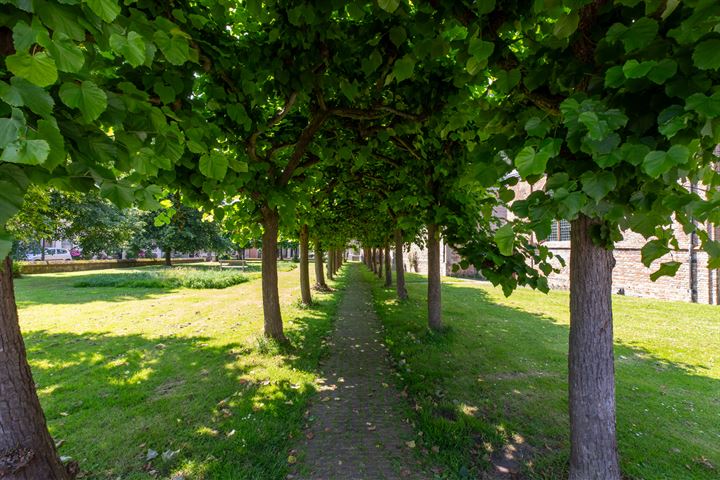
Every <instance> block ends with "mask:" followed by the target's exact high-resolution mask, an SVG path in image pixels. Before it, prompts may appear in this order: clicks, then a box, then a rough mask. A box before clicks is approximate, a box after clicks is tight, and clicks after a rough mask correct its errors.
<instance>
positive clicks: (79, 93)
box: [60, 80, 107, 123]
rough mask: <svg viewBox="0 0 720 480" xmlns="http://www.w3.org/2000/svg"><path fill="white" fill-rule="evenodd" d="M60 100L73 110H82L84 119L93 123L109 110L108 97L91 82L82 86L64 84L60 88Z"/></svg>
mask: <svg viewBox="0 0 720 480" xmlns="http://www.w3.org/2000/svg"><path fill="white" fill-rule="evenodd" d="M60 99H61V100H62V101H63V103H64V104H65V105H67V106H68V107H71V108H78V109H80V113H82V116H83V119H84V120H85V121H86V122H88V123H89V122H92V121H95V120H97V118H98V117H99V116H100V114H102V113H103V112H104V111H105V109H106V108H107V95H106V94H105V92H104V91H103V90H102V89H101V88H100V87H98V86H97V85H95V83H94V82H92V81H90V80H85V81H84V82H82V83H81V84H79V85H78V84H77V83H70V82H67V83H63V84H62V86H61V87H60Z"/></svg>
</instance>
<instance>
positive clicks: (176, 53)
mask: <svg viewBox="0 0 720 480" xmlns="http://www.w3.org/2000/svg"><path fill="white" fill-rule="evenodd" d="M153 40H154V41H155V43H156V44H157V46H158V47H159V48H160V51H161V52H162V53H163V55H165V58H166V59H167V61H168V62H170V63H172V64H173V65H182V64H183V63H185V62H186V61H188V60H189V59H190V47H189V45H188V41H187V38H185V37H184V36H183V35H177V34H173V35H170V36H168V34H167V33H165V32H163V31H157V32H155V34H154V35H153Z"/></svg>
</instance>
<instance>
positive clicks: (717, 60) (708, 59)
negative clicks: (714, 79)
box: [692, 39, 720, 70]
mask: <svg viewBox="0 0 720 480" xmlns="http://www.w3.org/2000/svg"><path fill="white" fill-rule="evenodd" d="M692 58H693V62H694V63H695V66H696V67H698V68H699V69H701V70H717V69H718V68H720V40H718V39H712V40H705V41H704V42H700V43H699V44H698V45H697V47H695V51H694V52H693V56H692Z"/></svg>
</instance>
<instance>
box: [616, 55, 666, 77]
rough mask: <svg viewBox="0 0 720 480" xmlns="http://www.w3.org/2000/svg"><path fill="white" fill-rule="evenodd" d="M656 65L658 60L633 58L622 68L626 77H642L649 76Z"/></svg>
mask: <svg viewBox="0 0 720 480" xmlns="http://www.w3.org/2000/svg"><path fill="white" fill-rule="evenodd" d="M656 65H657V62H656V61H655V60H648V61H647V62H638V61H637V60H635V59H634V58H633V59H632V60H628V61H627V62H625V65H623V67H622V69H623V73H624V74H625V77H627V78H642V77H645V76H647V74H648V73H650V70H652V69H653V68H654V67H655V66H656Z"/></svg>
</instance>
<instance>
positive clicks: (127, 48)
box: [110, 32, 146, 67]
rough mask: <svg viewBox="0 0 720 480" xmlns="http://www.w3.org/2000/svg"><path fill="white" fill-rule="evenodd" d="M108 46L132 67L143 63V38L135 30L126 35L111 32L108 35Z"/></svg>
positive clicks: (144, 47)
mask: <svg viewBox="0 0 720 480" xmlns="http://www.w3.org/2000/svg"><path fill="white" fill-rule="evenodd" d="M110 46H111V47H112V49H113V50H115V52H117V53H119V54H120V55H122V56H123V57H125V60H127V61H128V63H129V64H130V65H132V66H133V67H139V66H140V65H142V64H143V63H145V49H146V46H145V40H144V39H143V37H142V35H140V34H139V33H137V32H129V33H128V35H127V37H123V36H122V35H118V34H116V33H113V34H112V35H110Z"/></svg>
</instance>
